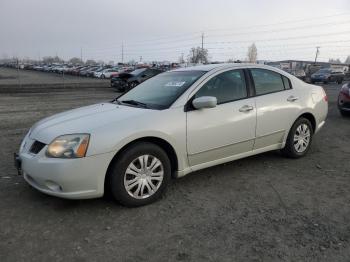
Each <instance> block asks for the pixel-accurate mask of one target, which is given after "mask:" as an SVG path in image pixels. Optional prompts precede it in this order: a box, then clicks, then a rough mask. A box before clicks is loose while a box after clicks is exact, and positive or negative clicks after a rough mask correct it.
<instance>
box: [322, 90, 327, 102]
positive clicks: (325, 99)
mask: <svg viewBox="0 0 350 262" xmlns="http://www.w3.org/2000/svg"><path fill="white" fill-rule="evenodd" d="M322 91H323V100H324V101H325V102H328V96H327V93H326V91H324V89H323V88H322Z"/></svg>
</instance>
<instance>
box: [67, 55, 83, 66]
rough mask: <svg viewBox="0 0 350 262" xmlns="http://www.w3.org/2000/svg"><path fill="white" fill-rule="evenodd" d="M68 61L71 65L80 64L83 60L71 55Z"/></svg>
mask: <svg viewBox="0 0 350 262" xmlns="http://www.w3.org/2000/svg"><path fill="white" fill-rule="evenodd" d="M69 63H71V64H73V65H81V64H83V61H81V59H80V58H78V57H72V58H71V59H69Z"/></svg>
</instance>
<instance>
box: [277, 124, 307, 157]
mask: <svg viewBox="0 0 350 262" xmlns="http://www.w3.org/2000/svg"><path fill="white" fill-rule="evenodd" d="M300 127H303V128H301V129H300ZM305 127H307V128H305ZM302 130H305V134H304V135H303V134H302V135H301V139H300V140H299V142H301V144H299V142H297V143H296V142H295V141H294V136H298V134H299V133H300V131H302ZM307 130H308V134H309V136H308V137H309V138H308V139H307V138H306V136H307V135H306V134H307ZM299 137H300V136H299ZM302 137H305V139H302ZM312 137H313V128H312V125H311V123H310V121H309V120H308V119H306V118H303V117H301V118H298V119H297V120H296V121H295V122H294V124H293V126H292V128H291V129H290V131H289V133H288V137H287V141H286V145H285V147H284V148H283V149H282V150H281V152H282V154H283V155H285V156H287V157H290V158H300V157H303V156H305V155H306V154H307V152H308V151H309V149H310V146H311V143H312ZM306 141H308V142H307V145H306V147H304V145H305V144H306ZM297 148H299V150H298V149H297Z"/></svg>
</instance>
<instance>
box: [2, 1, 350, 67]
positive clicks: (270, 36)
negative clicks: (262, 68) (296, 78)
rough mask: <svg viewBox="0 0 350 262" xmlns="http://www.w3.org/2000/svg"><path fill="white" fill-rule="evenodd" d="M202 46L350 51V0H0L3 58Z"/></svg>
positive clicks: (148, 52)
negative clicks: (202, 36)
mask: <svg viewBox="0 0 350 262" xmlns="http://www.w3.org/2000/svg"><path fill="white" fill-rule="evenodd" d="M202 32H203V33H204V47H205V48H208V50H209V55H210V58H211V60H221V61H225V60H227V59H230V58H232V59H244V58H245V57H246V53H247V47H248V45H250V44H251V43H252V42H255V43H256V46H257V48H258V59H268V60H280V59H301V60H312V59H313V58H314V55H315V47H316V46H320V47H321V49H320V55H319V57H320V61H322V60H323V61H328V59H329V58H340V59H341V60H342V61H343V60H344V59H345V58H346V56H347V55H350V0H332V1H330V0H293V1H291V0H287V1H286V0H260V1H259V0H244V1H236V0H123V1H120V0H98V1H97V0H95V1H92V0H59V1H57V0H55V1H54V0H24V1H23V0H0V58H3V57H6V56H8V57H11V56H19V57H21V58H24V57H31V58H38V57H39V56H40V57H43V56H49V55H51V56H53V55H56V54H57V55H58V56H60V57H63V58H65V59H68V58H71V57H73V56H77V57H80V50H81V48H82V50H83V58H84V60H86V59H90V58H92V59H96V60H99V59H102V60H105V61H106V62H108V61H110V60H114V61H120V60H121V44H122V42H124V49H125V56H124V58H125V59H124V61H129V60H131V59H135V60H139V58H140V56H142V57H143V60H146V61H151V60H172V61H177V60H178V57H180V56H181V54H182V53H184V56H185V58H186V57H187V55H188V53H189V49H190V48H191V47H193V46H200V44H201V33H202Z"/></svg>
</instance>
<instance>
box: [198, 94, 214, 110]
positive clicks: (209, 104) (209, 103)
mask: <svg viewBox="0 0 350 262" xmlns="http://www.w3.org/2000/svg"><path fill="white" fill-rule="evenodd" d="M217 104H218V100H217V99H216V97H214V96H201V97H198V98H196V99H194V100H193V101H192V105H193V107H194V108H196V109H202V108H213V107H216V105H217Z"/></svg>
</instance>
